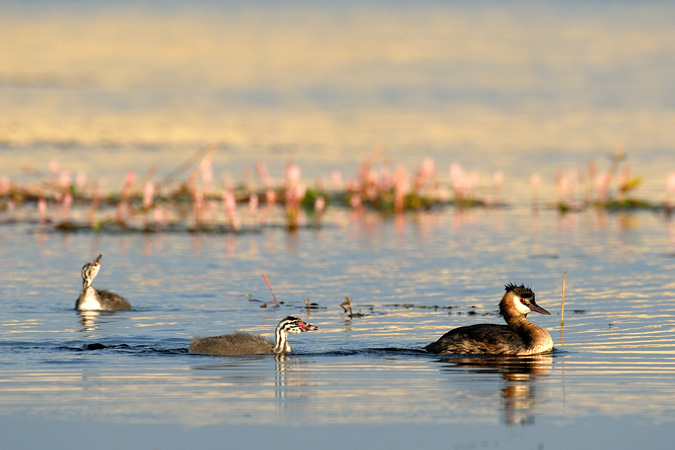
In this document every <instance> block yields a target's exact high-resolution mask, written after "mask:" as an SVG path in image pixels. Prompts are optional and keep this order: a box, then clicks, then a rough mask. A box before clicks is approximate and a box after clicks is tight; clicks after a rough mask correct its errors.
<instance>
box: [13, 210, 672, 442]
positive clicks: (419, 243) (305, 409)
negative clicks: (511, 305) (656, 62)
mask: <svg viewBox="0 0 675 450" xmlns="http://www.w3.org/2000/svg"><path fill="white" fill-rule="evenodd" d="M326 223H327V225H330V226H326V227H324V228H323V229H321V230H302V231H300V232H298V233H294V234H289V233H287V232H285V231H282V230H268V231H265V232H263V233H261V234H255V235H242V236H238V237H234V236H212V235H192V236H190V235H182V234H176V235H153V236H142V235H126V236H107V235H103V236H99V235H95V234H87V233H82V234H74V235H66V236H64V235H59V234H43V233H41V232H40V230H39V228H37V227H35V228H34V227H31V226H27V225H22V226H5V227H3V228H1V229H0V233H1V234H2V239H3V242H4V245H3V246H2V250H1V252H2V254H1V255H0V257H1V260H2V269H3V273H4V274H5V282H4V283H3V286H2V298H1V300H0V308H1V312H2V314H1V317H2V319H1V320H0V327H1V332H2V340H1V341H0V348H1V351H0V358H1V359H0V362H1V364H2V367H3V373H2V375H1V376H0V381H1V385H0V389H1V391H0V413H1V414H2V417H3V421H2V423H3V427H4V428H5V430H3V436H4V437H3V439H5V440H8V441H7V442H9V443H10V444H11V446H14V447H11V446H10V447H8V448H20V447H22V445H20V444H21V443H30V442H45V441H44V439H46V436H51V437H54V438H55V439H56V441H55V442H58V443H60V445H61V444H62V445H67V443H74V442H77V441H76V439H75V436H76V435H77V436H79V435H80V434H84V435H85V436H91V437H93V436H94V435H97V433H98V432H96V433H94V432H93V430H98V429H99V428H100V429H101V433H103V434H102V436H106V435H113V436H114V435H116V433H118V432H120V433H121V432H123V433H124V437H121V438H119V439H121V441H119V440H114V441H112V442H108V443H105V440H103V441H102V442H103V445H102V447H104V448H108V447H109V448H114V447H115V446H117V445H119V443H120V442H132V443H139V442H143V443H145V442H147V443H148V445H147V447H144V448H150V447H153V448H154V447H155V446H156V447H159V448H178V447H180V444H179V443H180V442H183V443H184V442H185V440H188V439H193V438H194V439H197V440H199V439H202V440H201V441H199V442H202V443H203V444H204V446H205V447H210V446H217V441H218V439H219V438H224V437H225V436H231V435H234V436H236V437H234V438H232V439H234V441H233V442H237V439H243V440H242V441H241V443H242V444H244V446H247V445H250V446H256V445H268V444H269V443H270V442H271V441H270V439H273V438H272V437H271V436H273V435H277V436H279V437H281V436H284V439H287V438H288V437H290V436H297V435H304V434H305V433H308V434H309V435H312V436H315V437H314V438H313V439H316V443H317V444H318V445H319V446H321V447H325V448H337V447H339V446H341V445H342V444H343V441H341V439H342V438H344V435H350V433H356V434H357V435H363V437H362V438H361V439H363V441H362V442H368V443H370V444H369V445H372V446H374V447H379V446H380V445H381V446H382V447H383V448H384V447H390V448H404V447H405V446H407V445H415V444H413V443H411V442H410V441H408V440H407V439H411V437H413V436H416V437H417V438H416V439H412V441H413V442H422V443H424V445H426V446H428V447H429V448H438V447H444V448H448V446H449V448H476V447H475V446H479V447H480V446H488V447H489V448H515V447H520V448H523V447H525V448H535V447H537V446H542V445H543V446H544V448H565V447H567V445H568V444H569V443H570V442H572V443H574V442H576V443H578V445H579V446H580V448H592V447H594V444H593V442H604V443H609V444H610V445H613V446H614V447H616V448H626V447H625V444H626V443H627V442H635V439H637V437H639V439H640V441H644V442H648V443H650V445H654V446H658V445H662V444H664V443H666V442H669V440H670V439H671V438H672V437H673V434H672V422H673V417H675V416H674V415H673V413H674V411H673V410H674V407H673V404H674V403H673V399H675V382H674V381H673V380H675V377H674V375H675V344H674V338H675V319H674V317H675V314H674V313H675V307H674V306H673V305H674V303H673V300H674V297H675V284H674V283H673V281H672V273H673V269H674V266H675V258H674V257H673V255H674V254H675V230H674V229H673V225H672V223H670V222H669V221H668V220H666V219H665V218H664V217H661V216H658V215H652V214H648V213H638V214H632V215H629V216H623V215H607V216H605V215H602V214H598V213H596V212H589V213H584V214H578V215H568V216H564V217H562V216H559V215H558V214H557V213H554V212H551V211H542V212H539V213H534V212H532V211H530V210H529V209H528V208H511V209H506V210H501V211H482V210H476V211H464V212H460V211H455V210H451V209H448V210H444V211H441V212H435V213H425V214H418V215H410V216H406V217H404V218H401V219H398V220H389V219H383V218H381V217H380V216H379V215H370V214H365V215H360V216H354V215H351V213H347V212H344V211H333V212H332V213H331V215H330V216H329V217H328V218H327V222H326ZM98 252H102V253H103V254H104V259H103V269H102V271H101V274H100V275H99V277H98V278H97V280H96V281H97V284H98V286H99V287H105V288H114V290H116V291H118V292H119V293H123V294H125V295H126V296H128V298H129V299H130V300H131V301H132V303H133V305H134V306H135V308H134V310H133V311H130V312H120V313H109V314H105V313H101V314H100V315H93V316H81V315H80V314H78V313H77V312H75V311H74V310H72V307H73V302H74V300H75V298H76V297H77V293H78V289H79V286H80V277H79V269H80V266H81V264H82V263H83V262H84V261H86V260H88V259H90V258H91V256H92V255H95V254H97V253H98ZM563 271H567V288H566V313H565V326H564V332H561V331H560V297H561V275H562V272H563ZM261 273H265V274H266V275H267V276H268V278H269V279H270V281H271V282H272V284H273V287H274V289H275V292H276V294H277V296H278V297H279V299H280V300H282V301H283V302H284V303H283V305H281V306H280V307H279V308H273V307H268V308H261V304H260V303H259V302H254V301H249V298H253V299H259V300H264V301H268V300H270V294H269V291H268V289H267V286H266V285H265V283H264V280H263V279H262V277H261ZM507 281H515V282H523V283H526V284H528V285H529V284H531V285H532V286H533V289H534V290H535V292H536V293H537V299H538V302H539V304H541V305H542V306H544V307H546V308H547V309H549V310H550V311H551V312H552V315H551V316H546V317H544V316H535V317H532V316H534V314H532V315H531V320H532V321H534V322H536V323H537V324H539V325H541V326H543V327H545V328H546V329H548V330H549V332H550V333H551V335H552V336H553V338H554V342H555V346H556V350H555V352H554V353H553V354H552V355H546V356H541V357H536V358H531V359H518V358H506V359H492V358H451V357H450V358H441V357H438V356H435V355H428V354H425V353H422V352H420V351H419V349H420V348H421V347H422V346H423V345H425V344H426V343H428V342H431V341H432V340H434V339H436V338H437V337H438V336H439V335H440V334H442V333H443V332H445V331H446V330H448V329H450V328H452V327H455V326H458V325H465V324H472V323H481V322H500V318H499V317H498V316H497V315H496V305H497V302H498V301H499V299H500V297H501V294H502V292H503V284H504V283H505V282H507ZM246 295H249V297H246ZM308 296H309V299H310V301H311V302H314V303H317V304H318V309H313V310H311V311H310V312H307V311H306V310H305V309H304V300H305V299H306V298H307V297H308ZM344 296H350V297H352V298H353V305H354V306H353V309H354V312H358V313H359V314H357V316H355V317H352V318H349V317H347V316H346V314H345V313H344V312H343V311H342V308H341V307H340V306H339V305H340V303H341V302H342V301H343V300H344ZM448 306H452V309H447V308H446V307H448ZM437 307H438V308H437ZM287 314H296V315H300V316H301V317H304V318H305V319H307V320H308V321H310V322H311V323H313V324H316V325H318V326H319V327H320V330H319V331H317V332H316V333H307V334H302V335H293V336H291V342H292V343H293V345H294V353H293V354H291V355H289V356H288V358H286V359H284V360H278V361H275V359H274V357H272V356H259V357H237V358H230V357H212V356H203V355H190V354H187V353H186V348H187V346H188V344H189V342H190V339H191V338H192V336H194V335H210V334H218V333H223V332H227V331H231V330H235V329H244V330H250V331H257V332H261V333H263V334H266V335H268V336H270V335H271V333H272V331H273V327H274V325H275V324H276V322H277V321H278V320H279V319H280V318H282V317H283V316H285V315H287ZM93 344H96V345H93ZM80 424H82V425H80ZM35 426H39V427H45V429H47V430H53V431H51V432H47V434H46V435H32V432H31V431H29V430H30V429H32V428H33V427H35ZM83 426H84V427H86V429H82V427H83ZM235 426H237V427H236V428H233V427H235ZM261 427H262V428H261ZM56 430H59V431H58V433H57V431H56ZM122 430H124V431H122ZM257 430H267V431H265V432H264V433H263V434H265V433H268V434H266V436H267V440H265V439H263V437H262V436H263V434H260V432H259V431H257ZM338 430H340V431H338ZM572 431H573V437H569V436H568V433H571V432H572ZM70 433H75V434H74V435H71V434H70ZM270 433H271V434H270ZM28 435H30V439H28V438H27V436H28ZM250 435H253V436H254V437H251V436H250ZM336 435H338V436H342V437H337V436H336ZM168 436H174V437H175V440H171V439H168V440H167V437H168ZM190 436H191V437H190ZM197 436H200V437H197ZM246 436H249V438H250V440H248V439H249V438H246ZM598 436H603V439H604V440H601V441H597V439H598ZM51 437H50V438H49V439H51ZM207 438H208V439H207ZM115 439H118V438H117V437H116V438H115ZM210 439H214V441H211V440H210ZM228 439H229V437H228ZM570 439H571V440H570ZM246 443H247V444H246ZM265 443H266V444H265ZM77 445H78V444H75V446H77ZM130 445H135V444H130ZM184 445H187V444H184ZM467 446H468V447H467ZM281 447H282V448H291V447H293V445H291V444H290V443H288V442H285V443H283V444H282V445H281Z"/></svg>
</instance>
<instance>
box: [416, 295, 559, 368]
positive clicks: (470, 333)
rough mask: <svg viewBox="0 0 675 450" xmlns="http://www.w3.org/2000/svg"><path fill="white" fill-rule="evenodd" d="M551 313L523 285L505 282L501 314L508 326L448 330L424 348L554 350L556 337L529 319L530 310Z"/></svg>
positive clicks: (469, 351)
mask: <svg viewBox="0 0 675 450" xmlns="http://www.w3.org/2000/svg"><path fill="white" fill-rule="evenodd" d="M532 311H534V312H538V313H540V314H544V315H547V316H548V315H550V313H549V312H548V311H546V310H545V309H544V308H542V307H541V306H539V305H537V303H536V302H535V300H534V292H532V290H531V289H530V288H527V287H525V286H524V285H522V284H521V285H520V286H516V285H514V284H512V283H509V284H507V285H506V293H505V294H504V297H503V298H502V300H501V302H500V303H499V313H500V315H502V316H503V317H504V320H505V321H506V325H496V324H477V325H470V326H466V327H459V328H455V329H453V330H450V331H448V332H447V333H445V334H444V335H443V336H441V338H440V339H438V340H437V341H436V342H433V343H431V344H429V345H427V346H426V347H424V348H425V349H426V350H427V351H428V352H429V353H438V354H464V355H467V354H490V355H518V356H520V355H535V354H538V353H544V352H548V351H551V350H552V349H553V340H552V339H551V335H550V334H548V332H547V331H546V330H544V329H543V328H541V327H539V326H537V325H535V324H533V323H531V322H529V321H528V320H527V318H526V317H527V315H528V314H529V313H530V312H532Z"/></svg>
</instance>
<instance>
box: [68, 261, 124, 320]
mask: <svg viewBox="0 0 675 450" xmlns="http://www.w3.org/2000/svg"><path fill="white" fill-rule="evenodd" d="M102 257H103V255H98V257H97V258H96V259H95V260H93V261H92V262H88V263H87V264H85V265H84V266H82V292H80V296H79V297H78V298H77V301H76V302H75V309H79V310H80V311H128V310H130V309H131V304H130V303H129V302H128V301H127V299H125V298H124V297H122V296H119V295H117V294H115V293H114V292H110V291H107V290H105V289H96V288H95V287H94V286H92V285H91V283H92V281H94V278H96V275H98V271H99V270H101V258H102Z"/></svg>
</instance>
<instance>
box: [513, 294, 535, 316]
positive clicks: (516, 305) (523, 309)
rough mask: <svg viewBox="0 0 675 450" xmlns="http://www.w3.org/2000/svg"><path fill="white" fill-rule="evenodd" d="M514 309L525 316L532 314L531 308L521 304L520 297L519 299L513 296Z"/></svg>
mask: <svg viewBox="0 0 675 450" xmlns="http://www.w3.org/2000/svg"><path fill="white" fill-rule="evenodd" d="M513 307H514V308H516V310H517V311H518V312H519V313H521V314H523V315H525V314H529V313H531V312H532V310H531V309H530V308H528V307H527V306H525V305H523V304H522V303H520V297H518V296H517V295H514V296H513Z"/></svg>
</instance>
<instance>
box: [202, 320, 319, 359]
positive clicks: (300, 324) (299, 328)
mask: <svg viewBox="0 0 675 450" xmlns="http://www.w3.org/2000/svg"><path fill="white" fill-rule="evenodd" d="M318 329H319V327H315V326H314V325H312V324H309V323H307V322H305V321H303V320H301V319H298V318H297V317H293V316H288V317H286V318H285V319H283V320H282V321H281V322H279V324H278V325H277V329H276V331H275V333H274V335H275V342H272V341H270V340H268V339H265V338H264V337H262V336H259V335H257V334H250V333H246V332H243V331H237V332H236V333H234V334H224V335H222V336H210V337H196V338H194V339H193V340H192V343H191V344H190V349H189V352H190V353H207V354H210V355H223V356H233V355H255V354H276V355H279V354H284V353H290V352H291V344H289V343H288V333H294V334H297V333H302V332H303V331H314V330H318Z"/></svg>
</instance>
